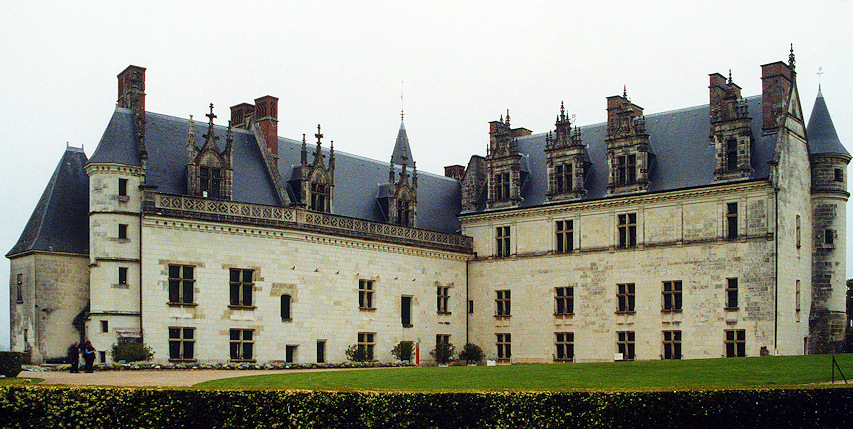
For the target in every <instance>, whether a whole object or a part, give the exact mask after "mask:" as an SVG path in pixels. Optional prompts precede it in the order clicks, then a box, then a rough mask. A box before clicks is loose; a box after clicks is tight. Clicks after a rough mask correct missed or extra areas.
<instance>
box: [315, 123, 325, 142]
mask: <svg viewBox="0 0 853 429" xmlns="http://www.w3.org/2000/svg"><path fill="white" fill-rule="evenodd" d="M314 137H317V145H318V146H319V145H320V139H322V138H323V134H322V133H321V132H320V124H317V134H314Z"/></svg>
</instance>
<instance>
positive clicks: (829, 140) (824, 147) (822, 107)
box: [806, 89, 850, 155]
mask: <svg viewBox="0 0 853 429" xmlns="http://www.w3.org/2000/svg"><path fill="white" fill-rule="evenodd" d="M806 132H807V133H808V136H809V151H810V152H811V153H812V154H819V153H837V154H842V155H850V153H849V152H847V149H845V148H844V145H842V144H841V140H839V139H838V133H837V132H835V126H834V125H833V124H832V118H831V117H830V116H829V109H827V107H826V102H825V101H824V100H823V92H821V90H820V89H818V91H817V99H815V102H814V108H813V109H812V115H811V117H810V118H809V125H808V127H806Z"/></svg>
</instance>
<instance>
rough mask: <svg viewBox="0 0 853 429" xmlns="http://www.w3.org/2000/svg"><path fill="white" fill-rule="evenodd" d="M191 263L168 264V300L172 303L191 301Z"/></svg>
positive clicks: (192, 281) (188, 302) (192, 282)
mask: <svg viewBox="0 0 853 429" xmlns="http://www.w3.org/2000/svg"><path fill="white" fill-rule="evenodd" d="M194 268H195V267H193V266H192V265H169V302H170V303H173V304H192V303H193V285H194V284H195V280H194V279H193V270H194Z"/></svg>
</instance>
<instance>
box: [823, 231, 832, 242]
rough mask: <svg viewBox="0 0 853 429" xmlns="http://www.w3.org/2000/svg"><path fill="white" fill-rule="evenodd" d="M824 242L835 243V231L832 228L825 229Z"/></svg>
mask: <svg viewBox="0 0 853 429" xmlns="http://www.w3.org/2000/svg"><path fill="white" fill-rule="evenodd" d="M823 243H824V244H828V245H831V244H834V243H835V231H834V230H831V229H825V230H824V231H823Z"/></svg>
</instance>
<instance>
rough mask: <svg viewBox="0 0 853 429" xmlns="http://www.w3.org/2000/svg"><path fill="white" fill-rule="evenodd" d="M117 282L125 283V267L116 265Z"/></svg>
mask: <svg viewBox="0 0 853 429" xmlns="http://www.w3.org/2000/svg"><path fill="white" fill-rule="evenodd" d="M118 284H120V285H126V284H127V267H118Z"/></svg>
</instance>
